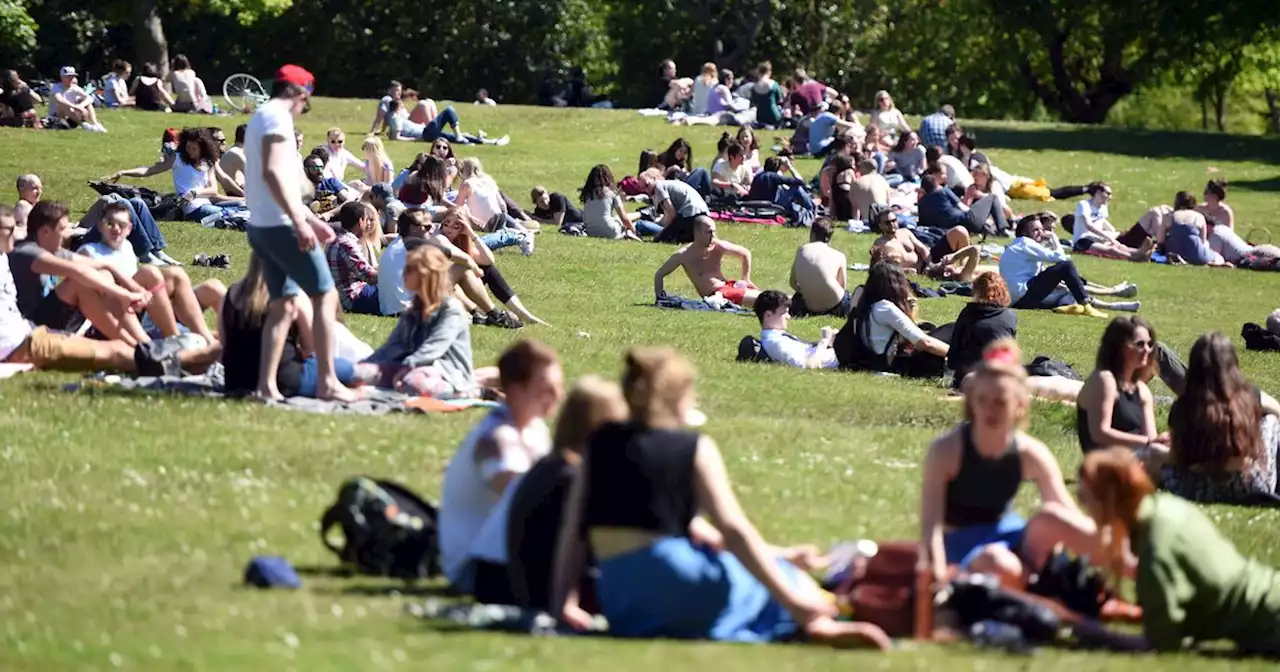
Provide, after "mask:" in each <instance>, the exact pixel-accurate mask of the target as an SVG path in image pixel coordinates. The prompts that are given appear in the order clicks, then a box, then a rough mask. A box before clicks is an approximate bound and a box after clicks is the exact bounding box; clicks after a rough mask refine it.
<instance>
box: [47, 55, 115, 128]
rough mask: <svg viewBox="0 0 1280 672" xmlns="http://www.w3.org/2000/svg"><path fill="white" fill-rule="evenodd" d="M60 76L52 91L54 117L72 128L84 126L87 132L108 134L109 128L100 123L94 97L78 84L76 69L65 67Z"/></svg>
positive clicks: (51, 106) (51, 107)
mask: <svg viewBox="0 0 1280 672" xmlns="http://www.w3.org/2000/svg"><path fill="white" fill-rule="evenodd" d="M58 75H59V81H58V83H57V84H54V85H53V89H52V92H53V103H52V104H50V105H49V108H50V110H51V111H52V112H53V115H54V116H55V117H58V118H59V119H65V120H67V121H68V122H70V123H71V125H72V126H83V127H84V130H86V131H93V132H94V133H106V132H107V127H106V126H103V125H102V124H100V123H98V113H97V111H96V110H94V108H93V96H91V95H89V93H88V92H87V91H85V90H84V89H83V88H81V87H80V85H79V84H77V83H76V77H77V75H76V69H75V68H73V67H71V66H69V65H64V66H63V67H62V70H61V71H59V73H58Z"/></svg>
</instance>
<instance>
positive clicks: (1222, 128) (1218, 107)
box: [1213, 89, 1227, 133]
mask: <svg viewBox="0 0 1280 672" xmlns="http://www.w3.org/2000/svg"><path fill="white" fill-rule="evenodd" d="M1213 119H1214V121H1215V122H1217V124H1218V132H1219V133H1226V132H1227V91H1226V89H1223V90H1220V91H1218V92H1216V93H1215V94H1214V101H1213Z"/></svg>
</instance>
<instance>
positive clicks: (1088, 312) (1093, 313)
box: [1080, 306, 1107, 320]
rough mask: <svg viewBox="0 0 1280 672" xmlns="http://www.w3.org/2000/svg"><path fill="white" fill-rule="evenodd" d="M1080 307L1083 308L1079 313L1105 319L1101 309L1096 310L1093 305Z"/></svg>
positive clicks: (1105, 316) (1105, 315)
mask: <svg viewBox="0 0 1280 672" xmlns="http://www.w3.org/2000/svg"><path fill="white" fill-rule="evenodd" d="M1082 308H1084V310H1083V311H1082V312H1081V313H1080V314H1081V315H1085V316H1088V317H1100V318H1102V319H1104V320H1105V319H1107V314H1106V313H1104V312H1102V311H1101V310H1098V309H1097V308H1094V307H1093V306H1082Z"/></svg>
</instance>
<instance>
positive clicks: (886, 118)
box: [869, 91, 911, 140]
mask: <svg viewBox="0 0 1280 672" xmlns="http://www.w3.org/2000/svg"><path fill="white" fill-rule="evenodd" d="M869 125H870V126H875V127H876V128H879V129H880V133H881V134H882V135H883V136H884V137H885V138H888V139H890V140H892V139H893V138H896V137H897V136H898V134H900V133H910V132H911V124H908V123H907V118H906V117H904V116H902V111H901V110H899V109H898V108H896V107H894V106H893V96H890V95H889V92H888V91H877V92H876V107H875V109H874V110H872V111H871V121H870V122H869Z"/></svg>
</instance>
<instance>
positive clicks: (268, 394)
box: [252, 387, 284, 402]
mask: <svg viewBox="0 0 1280 672" xmlns="http://www.w3.org/2000/svg"><path fill="white" fill-rule="evenodd" d="M252 396H253V398H254V399H256V400H258V401H261V402H268V401H284V395H283V394H280V390H277V389H275V388H274V387H272V388H268V389H263V388H258V389H256V390H254V391H253V395H252Z"/></svg>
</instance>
